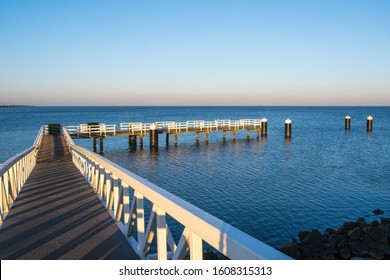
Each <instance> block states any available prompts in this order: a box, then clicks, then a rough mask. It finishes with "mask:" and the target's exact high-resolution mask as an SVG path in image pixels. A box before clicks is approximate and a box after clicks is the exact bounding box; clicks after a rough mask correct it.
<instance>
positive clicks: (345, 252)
mask: <svg viewBox="0 0 390 280" xmlns="http://www.w3.org/2000/svg"><path fill="white" fill-rule="evenodd" d="M339 256H340V258H341V259H343V260H348V259H350V258H351V251H350V250H349V248H348V247H344V248H341V249H340V251H339Z"/></svg>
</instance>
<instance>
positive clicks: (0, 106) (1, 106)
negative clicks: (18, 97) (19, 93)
mask: <svg viewBox="0 0 390 280" xmlns="http://www.w3.org/2000/svg"><path fill="white" fill-rule="evenodd" d="M3 107H33V106H32V105H0V108H3Z"/></svg>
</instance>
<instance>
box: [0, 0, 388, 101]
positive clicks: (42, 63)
mask: <svg viewBox="0 0 390 280" xmlns="http://www.w3.org/2000/svg"><path fill="white" fill-rule="evenodd" d="M10 104H23V105H50V106H51V105H52V106H56V105H130V106H131V105H133V106H135V105H173V106H174V105H259V106H262V105H275V106H278V105H351V106H352V105H390V1H387V0H365V1H362V0H353V1H352V0H351V1H347V0H345V1H343V0H338V1H333V0H318V1H304V0H295V1H288V0H285V1H281V0H268V1H266V0H236V1H231V0H186V1H184V0H160V1H158V0H155V1H152V0H150V1H149V0H137V1H136V0H126V1H125V0H106V1H102V0H66V1H65V0H62V1H57V0H46V1H41V0H34V1H31V0H25V1H22V0H20V1H19V0H0V105H10Z"/></svg>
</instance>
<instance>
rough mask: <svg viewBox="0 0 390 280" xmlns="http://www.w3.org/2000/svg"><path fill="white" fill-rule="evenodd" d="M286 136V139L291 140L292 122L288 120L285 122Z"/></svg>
mask: <svg viewBox="0 0 390 280" xmlns="http://www.w3.org/2000/svg"><path fill="white" fill-rule="evenodd" d="M284 134H285V136H286V138H291V120H290V119H287V120H286V121H285V122H284Z"/></svg>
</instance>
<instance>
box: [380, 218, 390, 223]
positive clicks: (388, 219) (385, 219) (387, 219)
mask: <svg viewBox="0 0 390 280" xmlns="http://www.w3.org/2000/svg"><path fill="white" fill-rule="evenodd" d="M381 223H383V224H390V218H384V217H381Z"/></svg>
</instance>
